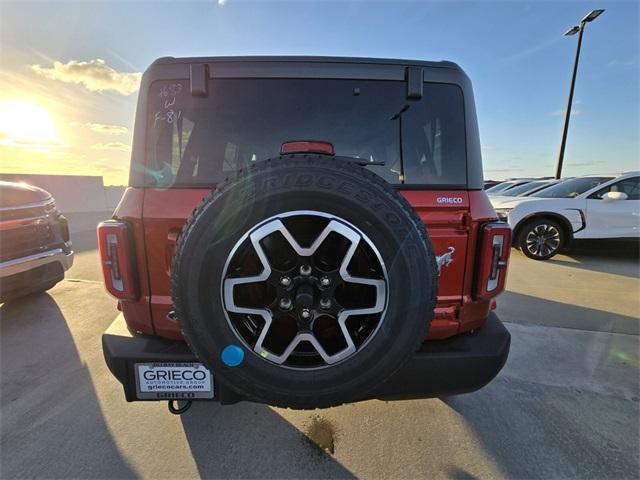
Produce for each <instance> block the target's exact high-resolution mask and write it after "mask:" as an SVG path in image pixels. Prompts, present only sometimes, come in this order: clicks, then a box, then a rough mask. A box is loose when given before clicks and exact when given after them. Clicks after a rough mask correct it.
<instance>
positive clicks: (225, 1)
mask: <svg viewBox="0 0 640 480" xmlns="http://www.w3.org/2000/svg"><path fill="white" fill-rule="evenodd" d="M226 4H227V0H218V5H220V6H221V7H223V6H225V5H226Z"/></svg>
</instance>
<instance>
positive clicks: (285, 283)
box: [280, 277, 291, 287]
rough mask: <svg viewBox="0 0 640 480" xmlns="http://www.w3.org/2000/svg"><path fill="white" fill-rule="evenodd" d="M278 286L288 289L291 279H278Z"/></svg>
mask: <svg viewBox="0 0 640 480" xmlns="http://www.w3.org/2000/svg"><path fill="white" fill-rule="evenodd" d="M280 285H282V286H283V287H288V286H289V285H291V279H290V278H289V277H282V278H281V279H280Z"/></svg>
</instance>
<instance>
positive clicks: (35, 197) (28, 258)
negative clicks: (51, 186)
mask: <svg viewBox="0 0 640 480" xmlns="http://www.w3.org/2000/svg"><path fill="white" fill-rule="evenodd" d="M72 264H73V250H72V249H71V241H70V240H69V226H68V224H67V219H66V218H65V217H64V216H63V215H62V214H61V213H60V212H59V211H58V209H57V208H56V204H55V201H54V199H53V197H52V196H51V194H50V193H49V192H47V191H46V190H43V189H41V188H38V187H34V186H32V185H27V184H24V183H13V182H4V181H0V302H6V301H7V300H11V299H14V298H18V297H22V296H24V295H28V294H31V293H36V292H41V291H45V290H48V289H50V288H52V287H53V286H54V285H55V284H56V283H58V282H59V281H60V280H62V279H63V278H64V272H65V271H66V270H68V269H69V268H70V267H71V265H72Z"/></svg>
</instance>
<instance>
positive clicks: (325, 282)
mask: <svg viewBox="0 0 640 480" xmlns="http://www.w3.org/2000/svg"><path fill="white" fill-rule="evenodd" d="M320 285H322V286H323V287H328V286H329V285H331V279H330V278H329V277H322V278H321V279H320Z"/></svg>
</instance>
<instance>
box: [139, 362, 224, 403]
mask: <svg viewBox="0 0 640 480" xmlns="http://www.w3.org/2000/svg"><path fill="white" fill-rule="evenodd" d="M133 370H134V372H135V377H136V396H137V398H138V399H140V400H198V399H202V400H205V399H206V400H211V399H212V398H214V395H215V387H214V380H213V375H212V374H211V372H210V371H209V370H208V369H207V368H206V367H205V366H204V365H203V364H202V363H198V362H140V363H135V364H134V366H133Z"/></svg>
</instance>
